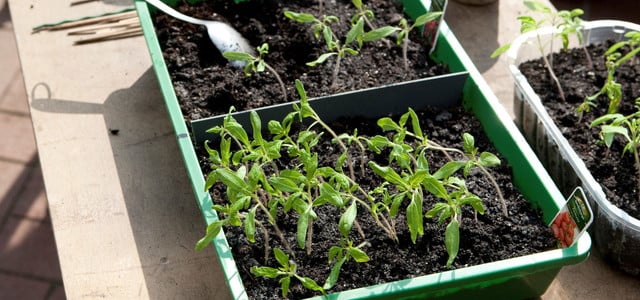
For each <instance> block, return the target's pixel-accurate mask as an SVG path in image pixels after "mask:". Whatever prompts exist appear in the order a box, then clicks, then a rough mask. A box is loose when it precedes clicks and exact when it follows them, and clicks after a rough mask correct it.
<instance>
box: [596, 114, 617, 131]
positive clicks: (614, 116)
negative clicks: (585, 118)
mask: <svg viewBox="0 0 640 300" xmlns="http://www.w3.org/2000/svg"><path fill="white" fill-rule="evenodd" d="M622 119H624V116H623V115H621V114H606V115H604V116H601V117H599V118H597V119H595V120H593V122H591V124H590V125H589V127H590V128H593V127H595V126H598V125H600V124H602V123H607V122H619V121H620V120H622Z"/></svg>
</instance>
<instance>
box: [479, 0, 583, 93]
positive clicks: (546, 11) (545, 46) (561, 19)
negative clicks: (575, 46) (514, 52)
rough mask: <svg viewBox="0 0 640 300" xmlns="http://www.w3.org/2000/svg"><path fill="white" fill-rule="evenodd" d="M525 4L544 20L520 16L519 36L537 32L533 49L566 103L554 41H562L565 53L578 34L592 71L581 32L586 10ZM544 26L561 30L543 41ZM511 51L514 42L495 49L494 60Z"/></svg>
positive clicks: (531, 0)
mask: <svg viewBox="0 0 640 300" xmlns="http://www.w3.org/2000/svg"><path fill="white" fill-rule="evenodd" d="M524 5H525V6H526V7H527V8H528V9H529V10H530V11H532V12H535V13H539V14H542V15H543V17H541V18H539V19H536V18H535V17H533V16H530V15H521V16H518V20H519V21H520V33H521V34H524V33H527V32H530V31H536V41H535V43H534V46H535V48H536V49H537V50H538V52H539V53H540V56H541V58H542V60H543V62H544V65H545V68H546V69H547V71H548V72H549V76H550V77H551V79H552V81H553V83H554V84H555V86H556V89H557V90H558V95H559V96H560V99H561V100H562V101H565V95H564V91H563V90H562V85H561V84H560V80H558V77H557V76H556V74H555V72H554V71H553V53H552V51H553V42H554V38H560V39H561V41H562V50H563V51H566V50H567V49H568V48H569V40H570V37H571V36H572V35H575V36H576V38H577V39H578V42H579V44H580V46H581V47H582V48H583V49H584V52H585V54H586V57H587V61H588V64H589V66H591V68H593V66H592V65H593V64H592V62H591V56H590V55H589V52H588V51H587V49H586V45H585V41H584V39H583V37H582V31H581V28H582V19H580V16H581V15H582V14H584V11H583V10H582V9H579V8H578V9H573V10H570V11H569V10H561V11H558V12H556V11H554V10H553V9H551V8H550V7H549V6H547V5H546V4H544V3H543V2H541V1H537V0H525V1H524ZM545 26H551V27H556V28H558V29H559V30H560V31H559V32H558V33H555V34H553V36H552V38H551V39H549V40H548V41H543V39H542V36H541V35H540V33H539V31H538V30H539V29H540V28H543V27H545ZM509 48H511V43H508V44H505V45H503V46H501V47H499V48H498V49H496V50H495V51H494V52H493V53H492V54H491V57H492V58H495V57H498V56H500V55H501V54H503V53H505V52H507V50H509Z"/></svg>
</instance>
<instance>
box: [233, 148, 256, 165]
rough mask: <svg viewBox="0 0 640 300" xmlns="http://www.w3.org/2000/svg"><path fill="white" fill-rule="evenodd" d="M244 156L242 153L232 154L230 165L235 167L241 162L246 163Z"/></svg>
mask: <svg viewBox="0 0 640 300" xmlns="http://www.w3.org/2000/svg"><path fill="white" fill-rule="evenodd" d="M252 156H254V157H256V156H255V155H252ZM245 158H246V156H244V153H243V151H238V152H235V153H233V156H231V163H232V164H233V165H234V166H235V165H239V164H240V163H241V162H242V161H247V159H245Z"/></svg>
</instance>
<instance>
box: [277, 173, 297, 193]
mask: <svg viewBox="0 0 640 300" xmlns="http://www.w3.org/2000/svg"><path fill="white" fill-rule="evenodd" d="M269 183H270V184H271V185H272V186H273V187H274V188H276V189H278V190H280V191H283V192H285V193H293V192H295V191H298V190H300V188H299V187H298V186H297V185H296V183H295V182H294V181H293V180H291V179H289V178H283V177H277V176H271V177H269Z"/></svg>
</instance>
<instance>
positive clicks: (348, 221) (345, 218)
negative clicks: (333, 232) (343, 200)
mask: <svg viewBox="0 0 640 300" xmlns="http://www.w3.org/2000/svg"><path fill="white" fill-rule="evenodd" d="M357 214H358V206H357V205H356V202H355V201H351V205H349V207H348V208H347V209H346V210H345V211H344V213H343V214H342V216H341V217H340V221H339V223H338V228H339V229H340V232H341V233H342V235H344V236H348V235H349V231H351V227H352V226H353V221H355V219H356V216H357Z"/></svg>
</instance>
